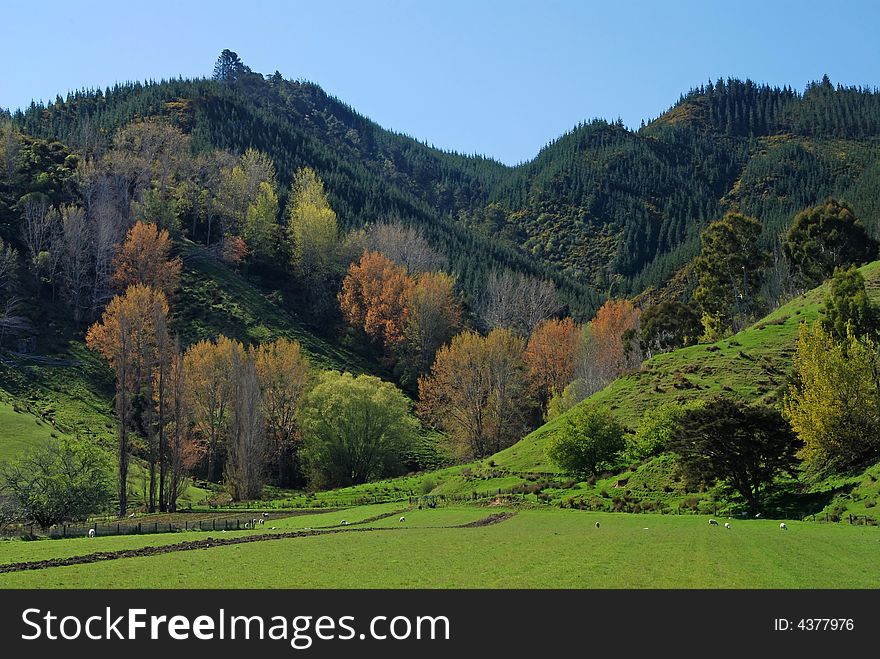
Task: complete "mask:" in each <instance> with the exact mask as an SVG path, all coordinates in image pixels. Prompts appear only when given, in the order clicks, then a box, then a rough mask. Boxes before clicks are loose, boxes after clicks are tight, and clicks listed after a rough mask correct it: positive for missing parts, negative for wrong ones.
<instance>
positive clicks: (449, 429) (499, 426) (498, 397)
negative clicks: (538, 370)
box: [418, 329, 531, 458]
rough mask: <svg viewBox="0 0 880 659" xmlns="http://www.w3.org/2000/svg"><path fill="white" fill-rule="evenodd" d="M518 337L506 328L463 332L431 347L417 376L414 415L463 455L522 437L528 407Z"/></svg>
mask: <svg viewBox="0 0 880 659" xmlns="http://www.w3.org/2000/svg"><path fill="white" fill-rule="evenodd" d="M523 350H524V344H523V340H522V339H521V338H520V337H518V336H516V335H515V334H514V333H513V332H512V331H510V330H507V329H496V330H493V331H492V332H490V333H489V335H488V336H486V337H482V336H480V335H479V334H477V333H476V332H472V331H465V332H462V333H460V334H458V335H457V336H456V337H454V338H453V339H452V342H451V343H450V344H449V345H448V346H444V347H442V348H440V350H438V351H437V358H436V359H435V361H434V365H433V366H432V367H431V372H430V374H428V375H426V376H423V377H421V378H419V399H420V400H419V406H418V409H419V413H420V414H421V415H422V416H423V417H424V418H425V419H426V420H428V421H430V422H431V423H433V424H434V425H435V426H437V427H439V428H441V429H442V430H443V431H444V432H445V433H446V434H447V436H448V437H449V438H450V440H451V441H452V443H453V446H454V448H455V449H456V450H457V452H458V453H459V455H460V456H461V457H464V458H480V457H484V456H486V455H490V454H491V453H494V452H496V451H498V450H500V449H502V448H504V447H506V446H509V445H511V444H513V443H514V442H515V441H517V440H518V439H519V438H520V437H522V434H523V431H524V430H525V423H526V419H527V416H528V412H529V411H530V408H531V398H530V396H529V387H528V374H527V372H526V367H525V362H524V361H523Z"/></svg>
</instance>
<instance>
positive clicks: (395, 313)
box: [339, 252, 414, 348]
mask: <svg viewBox="0 0 880 659" xmlns="http://www.w3.org/2000/svg"><path fill="white" fill-rule="evenodd" d="M413 286H414V283H413V280H412V279H411V278H410V277H409V276H408V275H407V273H406V270H404V269H403V268H401V267H400V266H399V265H397V264H396V263H394V262H393V261H392V260H391V259H389V258H388V257H386V256H383V255H382V254H379V253H378V252H366V253H364V255H363V256H362V257H361V259H360V261H358V262H357V263H352V264H351V266H350V267H349V269H348V273H347V274H346V275H345V279H344V280H343V282H342V290H341V291H340V293H339V306H340V309H341V310H342V314H343V316H344V317H345V319H346V320H347V321H348V323H349V324H350V325H352V326H354V327H357V328H359V329H362V330H363V331H364V332H365V333H366V335H367V336H369V337H370V338H371V339H373V340H375V341H381V342H382V343H383V344H384V345H385V347H386V348H393V347H394V346H396V345H398V344H399V343H400V342H401V341H402V340H403V339H404V337H405V328H406V325H407V322H408V318H409V308H408V307H407V301H408V300H409V299H410V298H411V294H412V293H411V291H412V289H413Z"/></svg>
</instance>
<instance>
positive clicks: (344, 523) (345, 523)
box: [340, 520, 348, 526]
mask: <svg viewBox="0 0 880 659" xmlns="http://www.w3.org/2000/svg"><path fill="white" fill-rule="evenodd" d="M347 524H348V522H346V521H345V520H342V521H341V522H340V525H342V526H346V525H347Z"/></svg>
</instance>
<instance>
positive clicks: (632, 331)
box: [587, 300, 641, 383]
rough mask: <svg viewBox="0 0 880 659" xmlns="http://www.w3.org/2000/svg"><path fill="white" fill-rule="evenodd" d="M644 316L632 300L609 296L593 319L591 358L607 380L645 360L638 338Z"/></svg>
mask: <svg viewBox="0 0 880 659" xmlns="http://www.w3.org/2000/svg"><path fill="white" fill-rule="evenodd" d="M640 318H641V312H640V311H639V309H638V308H637V307H636V306H634V305H633V303H632V302H630V301H629V300H608V301H607V302H605V304H603V305H602V306H601V307H600V308H599V311H597V312H596V316H595V317H594V318H593V320H592V321H590V325H589V333H588V344H587V351H588V358H589V359H590V361H591V363H592V365H593V369H594V370H595V373H596V375H597V377H599V378H600V379H601V380H602V381H603V382H604V383H608V382H610V381H611V380H613V379H614V378H616V377H617V376H619V375H620V374H621V373H623V372H625V371H627V370H629V369H631V368H634V367H636V366H638V364H639V363H640V362H641V354H640V350H639V348H638V340H637V338H636V333H637V332H638V330H639V320H640Z"/></svg>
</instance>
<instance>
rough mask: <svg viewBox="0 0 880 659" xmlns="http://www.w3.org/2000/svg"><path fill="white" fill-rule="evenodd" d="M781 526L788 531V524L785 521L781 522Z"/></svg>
mask: <svg viewBox="0 0 880 659" xmlns="http://www.w3.org/2000/svg"><path fill="white" fill-rule="evenodd" d="M779 528H781V529H782V530H783V531H788V526H786V524H785V522H780V523H779Z"/></svg>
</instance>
